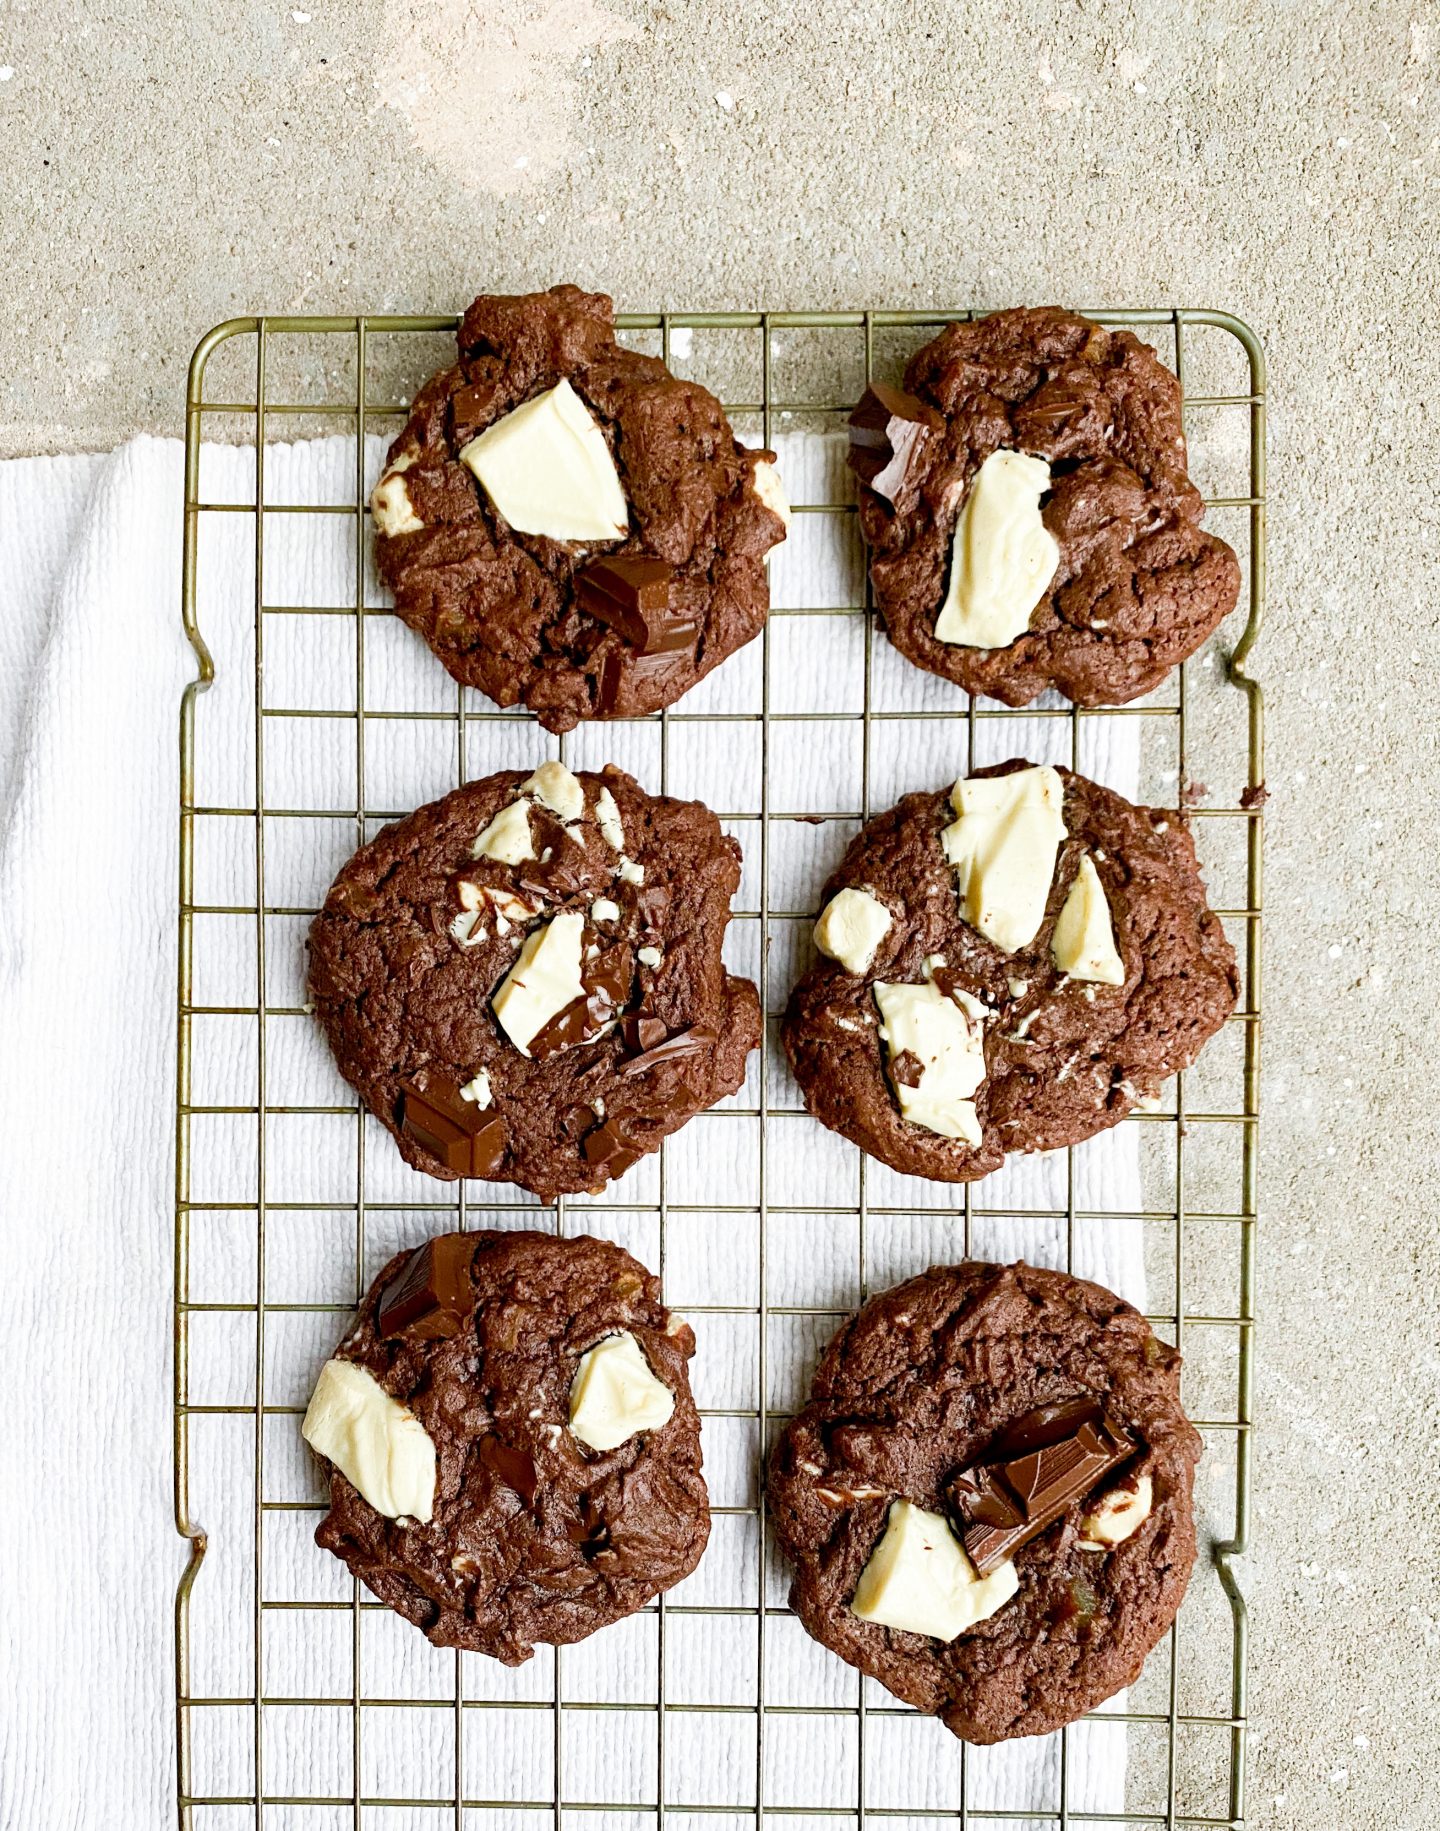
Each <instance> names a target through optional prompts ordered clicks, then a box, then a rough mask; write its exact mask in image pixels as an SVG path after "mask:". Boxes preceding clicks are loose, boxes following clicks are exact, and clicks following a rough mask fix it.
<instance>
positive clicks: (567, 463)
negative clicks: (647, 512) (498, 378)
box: [460, 381, 630, 540]
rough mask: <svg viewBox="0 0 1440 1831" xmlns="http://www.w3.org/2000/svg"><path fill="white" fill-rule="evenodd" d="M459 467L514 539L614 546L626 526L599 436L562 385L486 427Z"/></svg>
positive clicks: (612, 466) (626, 513) (580, 405)
mask: <svg viewBox="0 0 1440 1831" xmlns="http://www.w3.org/2000/svg"><path fill="white" fill-rule="evenodd" d="M460 462H461V463H462V464H464V465H465V466H467V467H468V468H469V469H470V470H471V471H473V472H474V474H475V477H476V478H477V480H478V481H479V483H480V484H481V486H482V487H483V489H484V491H485V493H486V495H487V496H488V497H489V498H490V500H491V501H492V502H493V503H494V504H495V507H496V508H497V509H498V510H499V511H500V513H501V514H502V515H503V516H504V517H505V519H506V521H508V522H509V523H510V526H511V527H512V528H515V529H517V530H518V531H519V532H520V533H521V534H545V535H548V536H549V537H550V539H551V540H618V539H619V538H620V537H621V536H622V535H623V534H624V532H625V530H626V528H627V527H628V526H629V522H630V511H629V509H628V507H627V506H626V502H625V492H624V490H623V489H622V488H621V486H620V477H619V474H618V472H617V471H616V469H615V460H614V459H613V458H612V457H611V455H610V447H609V446H608V445H607V444H606V443H605V435H604V433H602V432H601V430H600V428H599V426H598V425H597V424H596V422H595V419H594V417H593V416H592V414H591V412H590V409H589V408H588V407H587V406H586V405H585V403H584V401H582V400H581V398H580V396H579V395H578V394H577V393H576V392H575V390H574V389H573V388H572V387H571V386H570V384H569V382H568V381H562V382H560V383H559V384H558V385H557V386H556V387H554V388H550V389H548V390H547V391H546V392H545V393H544V394H537V395H536V396H535V398H534V399H533V400H528V401H526V402H525V404H524V406H523V407H517V408H516V409H515V411H514V412H513V413H507V414H506V415H505V417H504V418H503V419H499V420H496V421H495V423H494V425H493V426H487V427H486V428H485V430H484V432H482V433H481V434H480V435H479V437H478V438H474V439H471V441H470V443H469V444H468V445H466V446H465V448H464V449H463V450H462V451H461V453H460Z"/></svg>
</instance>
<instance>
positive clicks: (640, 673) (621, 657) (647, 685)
mask: <svg viewBox="0 0 1440 1831" xmlns="http://www.w3.org/2000/svg"><path fill="white" fill-rule="evenodd" d="M693 648H694V644H693V641H692V643H691V646H690V647H689V648H686V649H683V650H676V651H675V652H674V653H673V654H659V655H637V654H635V653H633V652H627V651H626V650H625V649H612V650H611V651H610V653H609V654H608V655H606V657H605V659H604V661H603V662H602V663H601V666H600V678H599V680H598V681H597V683H596V687H595V710H596V712H597V713H598V714H599V715H600V716H601V717H602V718H603V717H604V716H605V714H606V713H609V712H613V711H614V710H615V708H616V706H618V705H619V703H620V695H621V693H622V691H623V690H624V688H625V686H626V684H627V683H628V684H629V686H630V687H631V688H632V689H633V691H634V692H635V693H637V694H638V693H642V692H643V693H645V694H647V695H648V694H651V693H653V692H659V691H665V692H669V690H670V687H669V684H668V682H667V679H666V677H667V676H668V675H670V674H673V675H674V676H675V679H676V681H677V682H678V681H679V680H680V679H682V678H683V677H684V675H685V674H686V673H687V672H690V671H691V670H692V669H693V665H694V655H693ZM667 703H668V702H667Z"/></svg>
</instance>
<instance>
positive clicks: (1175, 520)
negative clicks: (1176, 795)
mask: <svg viewBox="0 0 1440 1831" xmlns="http://www.w3.org/2000/svg"><path fill="white" fill-rule="evenodd" d="M850 426H851V441H852V444H851V453H850V462H851V465H852V467H853V468H854V469H855V471H856V472H857V474H858V475H859V477H860V479H861V481H862V485H863V487H862V488H861V490H860V524H861V527H862V528H863V529H864V531H865V538H866V540H867V541H868V543H869V546H870V576H871V579H872V580H873V582H874V587H875V601H876V604H877V605H878V606H879V608H880V610H881V611H882V613H883V614H884V618H885V626H886V629H887V630H888V632H889V635H890V640H891V641H892V642H893V643H894V644H895V646H896V648H898V649H899V650H900V652H901V654H902V655H905V656H906V657H907V658H908V659H909V660H911V661H913V662H914V663H915V664H916V666H917V667H922V668H926V669H928V670H929V671H930V672H931V673H932V674H941V675H943V676H944V677H945V678H946V679H947V680H953V681H955V682H956V683H957V684H958V685H959V686H962V687H964V689H965V690H966V692H967V693H977V694H978V693H988V694H990V695H991V696H992V697H993V698H995V699H1000V700H1003V701H1004V702H1005V704H1006V705H1009V706H1023V705H1027V704H1028V703H1029V702H1030V701H1031V700H1032V699H1034V698H1035V696H1036V694H1037V693H1041V692H1043V691H1044V689H1045V688H1047V687H1056V688H1058V689H1059V691H1060V692H1062V693H1063V694H1065V695H1066V696H1067V698H1069V699H1071V700H1073V701H1075V702H1076V703H1077V704H1078V705H1082V706H1106V705H1123V704H1124V703H1125V702H1126V701H1127V700H1132V699H1135V698H1137V697H1138V696H1139V695H1140V694H1142V693H1148V692H1149V691H1150V690H1151V689H1152V688H1153V687H1155V686H1158V685H1159V683H1160V682H1161V681H1162V680H1163V679H1164V678H1165V676H1166V675H1167V674H1168V673H1169V672H1170V670H1171V668H1173V667H1175V666H1176V665H1177V664H1178V663H1179V662H1181V661H1183V660H1184V659H1185V657H1186V656H1187V655H1191V654H1193V653H1194V652H1195V650H1196V649H1197V648H1199V646H1200V644H1201V643H1202V642H1203V641H1204V640H1205V638H1206V637H1207V636H1208V635H1209V634H1210V632H1211V631H1212V630H1213V629H1214V628H1215V627H1216V625H1217V624H1218V623H1219V622H1220V621H1221V619H1222V618H1223V617H1225V616H1226V615H1227V614H1228V613H1229V612H1230V611H1231V610H1233V609H1234V608H1235V600H1236V598H1237V596H1238V594H1239V590H1240V568H1239V565H1238V563H1237V561H1236V558H1235V555H1234V553H1233V552H1232V551H1231V549H1230V548H1229V547H1227V546H1226V545H1225V543H1224V541H1222V540H1218V539H1217V538H1216V537H1215V536H1214V535H1213V534H1207V533H1205V532H1204V530H1203V529H1202V528H1201V526H1200V518H1201V514H1202V503H1201V498H1200V493H1199V491H1198V490H1197V489H1196V488H1195V486H1194V484H1192V483H1191V481H1190V479H1189V477H1188V476H1187V474H1186V469H1185V434H1184V428H1183V424H1182V416H1181V394H1180V384H1179V382H1178V381H1177V380H1176V379H1175V377H1174V376H1173V375H1172V374H1170V372H1169V371H1168V370H1167V369H1166V368H1164V367H1163V366H1162V364H1161V363H1160V362H1159V360H1158V359H1157V357H1156V355H1155V353H1154V351H1153V350H1151V349H1150V348H1149V347H1148V346H1147V345H1145V344H1143V343H1141V342H1140V340H1139V339H1138V338H1137V337H1134V336H1132V335H1131V334H1130V332H1129V331H1107V330H1103V329H1102V328H1101V327H1100V326H1099V325H1097V324H1092V323H1090V321H1089V320H1088V319H1086V318H1081V317H1078V316H1077V315H1076V314H1075V313H1074V312H1067V311H1060V310H1058V309H1056V308H1053V307H1047V308H1044V309H1039V310H1025V311H1003V312H996V313H995V314H994V315H993V316H991V317H989V318H982V319H980V320H979V321H978V322H976V323H972V324H952V325H949V326H947V328H946V329H945V330H943V331H942V332H941V333H940V335H939V336H938V337H936V338H935V339H934V340H933V341H932V342H930V343H928V344H926V346H925V348H924V349H923V350H920V351H919V352H918V353H917V354H916V355H915V356H913V357H912V358H911V360H910V363H909V365H908V367H907V368H906V371H905V388H904V390H900V389H894V388H888V387H884V386H880V387H874V388H871V389H869V390H868V391H867V393H866V395H865V396H864V398H863V399H862V401H861V402H860V405H859V407H857V409H856V411H855V414H854V416H853V417H852V419H851V422H850Z"/></svg>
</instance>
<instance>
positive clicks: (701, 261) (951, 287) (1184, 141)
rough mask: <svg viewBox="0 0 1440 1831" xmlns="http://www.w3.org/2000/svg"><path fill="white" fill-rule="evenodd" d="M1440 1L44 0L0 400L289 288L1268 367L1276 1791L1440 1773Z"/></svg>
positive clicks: (158, 427) (117, 360)
mask: <svg viewBox="0 0 1440 1831" xmlns="http://www.w3.org/2000/svg"><path fill="white" fill-rule="evenodd" d="M1437 78H1440V15H1437V13H1436V11H1435V10H1434V9H1433V8H1427V7H1422V6H1420V5H1418V4H1373V3H1372V4H1358V3H1354V0H1352V3H1350V4H1335V3H1334V0H1308V3H1307V4H1304V5H1300V4H1275V3H1271V4H1257V3H1255V0H1222V3H1220V4H1214V5H1205V6H1202V5H1200V4H1198V3H1197V0H1153V3H1152V4H1149V5H1134V6H1131V5H1122V4H1115V3H1113V0H1092V3H1091V4H1082V5H1079V6H1068V7H1063V8H1054V9H1050V8H1047V7H1045V6H1044V5H1042V4H1040V3H1039V0H1012V3H1011V4H1008V5H1003V6H1002V5H998V4H981V3H979V0H969V3H967V4H954V5H946V4H944V0H908V3H907V4H903V5H902V4H898V3H897V0H852V3H851V4H846V5H843V6H840V5H836V6H826V5H824V4H820V5H811V6H806V7H801V6H797V5H794V4H783V3H777V0H749V3H748V4H746V5H743V6H740V5H733V4H732V5H725V6H713V7H712V6H701V5H698V4H696V3H695V0H670V3H669V4H665V5H649V6H647V5H645V4H643V0H611V3H610V4H608V5H606V4H601V0H489V3H488V4H481V0H303V4H294V5H291V4H289V3H288V0H273V3H272V4H265V5H256V4H253V3H247V0H188V3H187V0H92V3H91V4H88V5H85V6H81V5H80V4H78V0H31V3H30V4H26V3H25V0H6V3H5V4H3V5H0V156H3V170H4V173H5V198H4V202H3V204H0V451H3V452H4V453H7V454H15V453H36V452H54V451H62V450H75V449H95V448H100V447H107V446H110V445H112V444H114V443H116V442H118V441H120V440H121V439H123V438H125V437H127V436H128V435H130V434H132V433H134V432H137V431H140V430H143V429H151V430H155V431H164V432H172V433H173V432H178V431H179V430H180V429H181V413H180V404H181V400H182V393H183V384H184V374H185V363H186V360H187V358H188V355H189V352H190V350H191V348H192V346H193V344H194V343H195V341H196V339H197V337H198V336H199V334H200V333H201V332H202V331H203V330H204V329H206V328H207V327H208V326H209V325H210V324H212V323H214V322H215V321H217V320H219V319H222V318H225V317H227V316H230V315H232V314H234V313H239V312H247V311H251V310H257V309H261V310H269V311H272V312H285V311H320V310H326V311H330V310H333V311H352V310H355V309H358V308H364V309H367V310H371V311H384V310H387V309H405V310H451V309H454V308H456V307H458V306H460V305H461V304H463V303H464V302H465V301H466V300H467V299H468V298H469V296H470V294H471V292H472V291H474V290H475V289H476V288H477V287H478V286H479V285H480V284H481V283H482V282H483V283H484V284H486V285H488V286H491V287H493V288H496V289H503V288H506V287H511V286H513V287H525V286H533V285H541V284H548V283H550V282H551V281H552V280H554V279H558V278H570V277H573V278H576V279H579V280H581V281H583V282H584V283H586V284H588V285H592V286H597V287H603V288H606V289H608V290H610V291H612V292H613V293H614V295H615V296H616V299H617V301H618V302H619V303H620V304H621V305H622V306H624V307H629V308H632V309H641V308H649V307H664V306H671V307H680V306H690V307H695V306H712V307H725V306H731V307H741V306H744V307H754V306H758V305H766V306H770V307H774V308H781V307H786V306H800V305H813V304H833V305H836V306H858V305H907V304H915V305H935V304H943V305H949V304H959V303H969V304H975V305H988V306H998V305H1003V304H1011V303H1017V302H1039V301H1044V300H1050V299H1058V300H1063V301H1068V302H1074V303H1087V302H1100V301H1105V302H1109V303H1112V304H1118V303H1131V304H1191V305H1213V306H1220V307H1225V308H1228V309H1230V310H1232V311H1234V312H1236V313H1238V314H1239V315H1240V316H1242V317H1244V318H1245V319H1247V320H1248V321H1249V322H1250V323H1251V324H1252V325H1253V326H1254V327H1255V328H1256V329H1257V330H1258V331H1259V332H1260V334H1261V335H1262V337H1263V338H1264V340H1265V342H1266V345H1267V348H1268V353H1269V361H1270V378H1271V390H1272V392H1271V400H1272V409H1271V419H1270V430H1271V446H1270V463H1271V469H1270V482H1271V504H1272V507H1271V521H1270V528H1271V549H1270V552H1271V569H1272V570H1271V587H1272V589H1271V616H1270V623H1269V628H1268V631H1267V634H1266V637H1265V640H1264V644H1263V647H1262V649H1261V651H1260V653H1259V655H1258V657H1257V667H1258V671H1259V672H1260V674H1261V675H1262V677H1263V678H1264V680H1265V681H1266V683H1267V687H1268V691H1269V736H1270V768H1269V785H1270V789H1271V792H1272V795H1273V800H1272V802H1271V804H1270V818H1269V825H1268V855H1267V883H1268V912H1269V924H1268V953H1267V962H1266V965H1267V991H1268V1020H1267V1028H1266V1068H1265V1086H1264V1098H1265V1105H1266V1169H1265V1176H1264V1190H1263V1195H1264V1210H1265V1220H1264V1227H1263V1230H1262V1242H1263V1243H1262V1251H1261V1274H1262V1289H1261V1307H1262V1329H1261V1334H1260V1347H1261V1354H1260V1365H1259V1381H1258V1403H1259V1422H1260V1435H1259V1438H1258V1451H1259V1453H1258V1473H1257V1487H1256V1495H1257V1505H1256V1517H1255V1534H1256V1549H1255V1552H1254V1555H1253V1556H1252V1557H1251V1558H1250V1559H1249V1561H1248V1565H1247V1570H1246V1582H1247V1587H1248V1591H1249V1595H1250V1599H1251V1605H1252V1610H1253V1620H1254V1640H1253V1648H1252V1671H1253V1700H1254V1732H1253V1736H1252V1741H1251V1762H1252V1788H1251V1815H1252V1822H1253V1823H1256V1824H1261V1825H1270V1824H1273V1825H1276V1826H1304V1827H1321V1826H1332V1825H1333V1826H1345V1827H1355V1828H1356V1831H1361V1828H1362V1827H1370V1826H1375V1827H1381V1826H1383V1827H1385V1828H1386V1831H1423V1828H1424V1827H1430V1826H1435V1825H1437V1824H1440V1758H1437V1746H1436V1732H1435V1719H1436V1706H1437V1696H1436V1694H1437V1683H1436V1681H1437V1666H1440V1596H1437V1575H1440V1545H1437V1527H1436V1522H1437V1519H1440V1480H1437V1473H1436V1470H1437V1465H1440V1458H1437V1455H1436V1430H1437V1419H1440V1404H1437V1400H1440V1325H1437V1308H1436V1301H1435V1288H1436V1281H1437V1275H1440V1249H1437V1238H1436V1223H1437V1219H1440V1195H1437V1182H1436V1179H1437V1174H1440V1163H1437V1151H1436V1143H1435V1139H1436V1126H1435V1123H1434V1118H1433V1107H1434V1086H1435V1078H1436V1065H1437V1049H1436V1030H1435V1023H1436V1019H1435V1010H1436V995H1435V994H1436V973H1435V968H1434V946H1435V943H1434V939H1433V937H1434V934H1435V925H1436V910H1437V906H1440V847H1437V844H1436V840H1435V833H1434V820H1435V806H1436V796H1437V787H1440V778H1437V754H1436V752H1437V746H1436V719H1435V699H1434V670H1435V669H1436V666H1437V663H1440V643H1437V639H1436V599H1437V595H1440V575H1437V564H1436V560H1437V532H1440V515H1437V504H1436V488H1435V479H1436V457H1435V453H1436V448H1437V445H1440V363H1437V359H1436V347H1437V336H1440V322H1437V319H1440V308H1437V303H1436V284H1435V282H1436V273H1435V263H1434V249H1435V240H1436V232H1437V211H1436V197H1437V184H1440V108H1437V92H1440V81H1437Z"/></svg>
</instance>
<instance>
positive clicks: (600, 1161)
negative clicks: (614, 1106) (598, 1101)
mask: <svg viewBox="0 0 1440 1831" xmlns="http://www.w3.org/2000/svg"><path fill="white" fill-rule="evenodd" d="M580 1149H581V1150H582V1151H583V1152H584V1153H585V1161H586V1162H587V1163H593V1164H594V1165H595V1167H596V1168H597V1169H599V1170H603V1171H604V1173H605V1175H606V1177H607V1179H608V1180H610V1181H611V1182H613V1181H614V1180H615V1178H616V1177H617V1176H623V1175H624V1174H625V1172H626V1171H627V1170H628V1169H629V1168H630V1166H631V1165H632V1164H636V1163H639V1161H640V1159H641V1158H642V1157H643V1156H644V1155H645V1151H644V1147H643V1146H642V1145H639V1144H637V1143H636V1142H635V1140H634V1139H633V1138H632V1137H631V1136H630V1134H629V1133H628V1132H627V1131H626V1130H625V1128H624V1126H623V1125H621V1124H620V1123H619V1122H618V1121H617V1120H614V1119H607V1120H606V1121H605V1122H604V1124H603V1125H598V1126H596V1128H595V1130H594V1131H593V1132H589V1133H587V1134H586V1136H585V1138H584V1139H583V1140H582V1142H581V1145H580Z"/></svg>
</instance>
